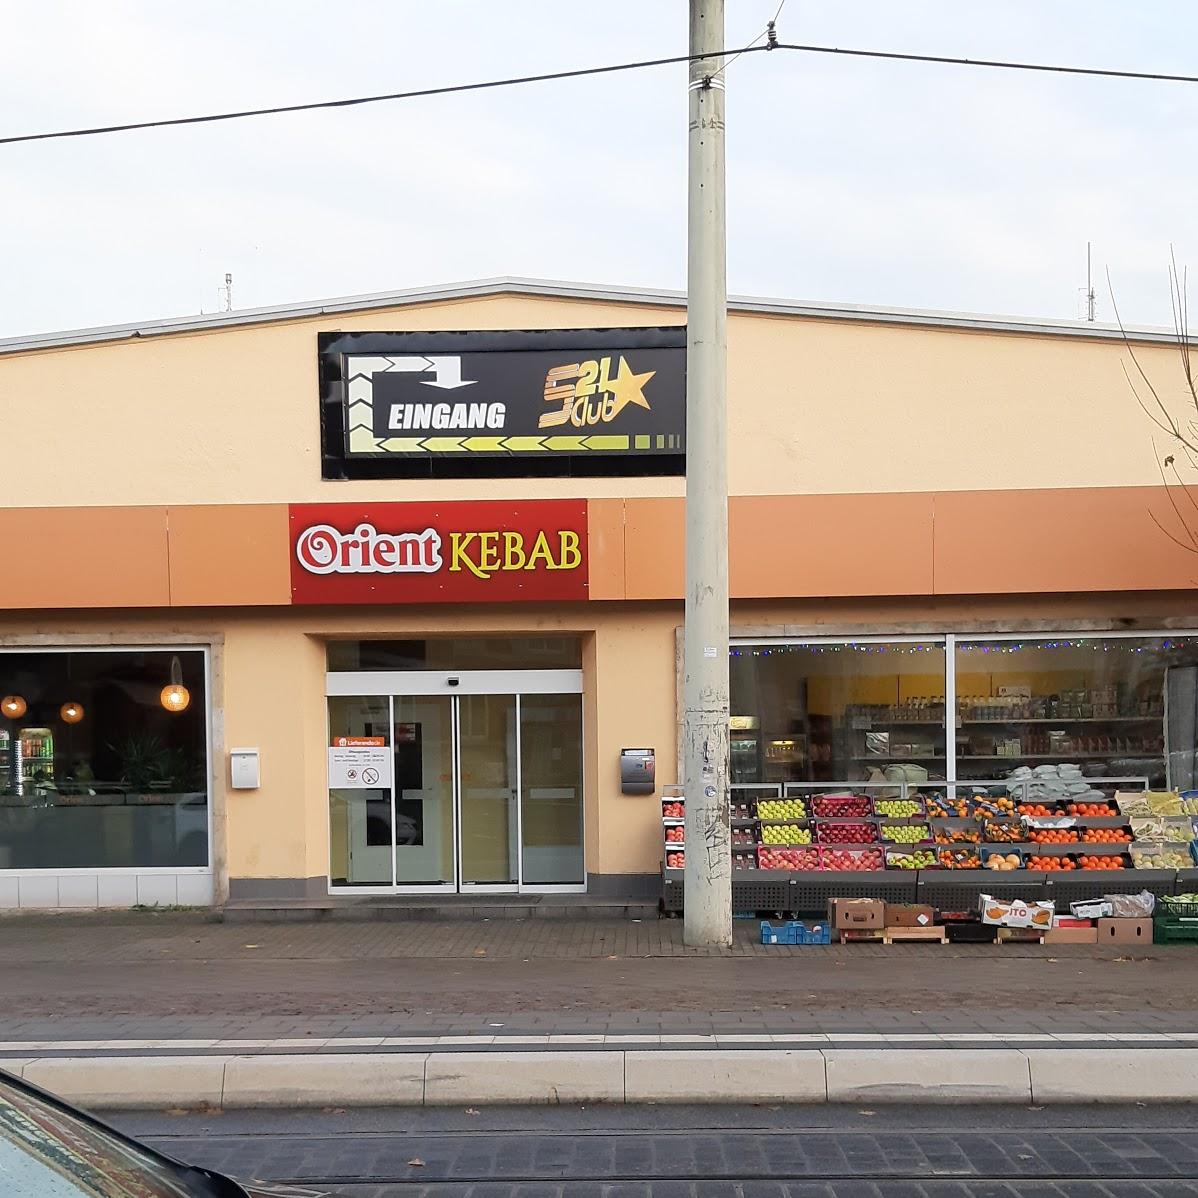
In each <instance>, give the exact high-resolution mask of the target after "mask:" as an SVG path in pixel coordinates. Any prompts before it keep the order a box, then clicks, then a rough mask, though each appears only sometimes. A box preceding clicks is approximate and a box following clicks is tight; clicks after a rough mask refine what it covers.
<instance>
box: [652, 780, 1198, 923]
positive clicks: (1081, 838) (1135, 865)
mask: <svg viewBox="0 0 1198 1198" xmlns="http://www.w3.org/2000/svg"><path fill="white" fill-rule="evenodd" d="M1051 768H1052V770H1053V771H1054V772H1053V773H1051V774H1049V773H1048V772H1047V771H1044V772H1041V773H1039V774H1035V775H1032V776H1031V777H1026V776H1021V777H1019V778H1012V779H1009V780H1005V781H1004V782H1002V783H996V784H981V785H979V784H977V783H958V784H955V785H951V784H944V783H939V784H937V783H929V784H921V785H918V786H917V785H914V784H911V785H907V784H896V785H887V786H878V785H874V786H873V787H872V788H871V787H869V786H867V785H865V784H850V785H847V786H844V787H837V788H832V789H816V788H814V787H812V788H810V789H807V790H805V791H804V792H802V793H797V792H796V791H797V788H793V789H792V786H793V784H792V786H787V787H785V788H783V787H768V786H760V787H744V788H739V787H737V788H734V789H733V794H732V800H731V802H732V807H731V812H730V816H731V821H730V825H731V836H732V869H733V886H734V897H733V905H734V907H736V908H737V909H754V903H753V901H752V899H753V896H754V894H757V895H758V897H762V896H764V897H767V898H769V899H771V900H773V901H772V902H769V903H765V904H764V905H763V907H762V908H761V909H766V908H771V907H775V906H776V907H778V909H786V907H785V905H784V904H783V901H782V897H781V895H782V892H783V891H784V890H785V888H786V885H787V884H788V883H790V884H793V885H795V886H800V887H806V890H805V891H804V893H805V894H807V897H808V898H809V899H810V901H811V902H812V903H814V902H816V901H817V899H818V894H822V893H824V891H826V890H827V887H828V885H829V884H830V883H831V882H832V879H831V878H830V877H828V875H840V874H846V875H851V878H852V884H847V880H846V884H841V885H840V888H839V889H838V890H837V893H841V894H844V895H846V896H847V895H851V894H853V893H854V886H855V887H856V890H857V891H858V892H860V893H862V894H864V895H868V894H873V893H882V892H885V893H888V894H894V895H895V896H896V898H895V901H899V898H898V896H899V895H906V894H907V893H908V891H909V892H910V893H911V895H912V897H914V894H915V891H916V890H917V889H922V888H924V887H929V888H931V889H938V890H943V889H944V888H945V887H948V886H951V887H953V888H954V893H958V892H959V893H961V894H964V893H965V891H966V890H967V889H969V888H972V889H974V890H978V891H981V890H986V889H987V888H990V889H992V890H993V889H997V890H998V891H999V892H1001V893H1008V892H1012V890H1013V888H1017V889H1019V890H1024V891H1027V894H1028V897H1029V898H1034V897H1037V896H1038V895H1040V894H1042V893H1044V892H1045V891H1046V890H1047V889H1052V890H1053V892H1054V893H1055V894H1056V895H1057V897H1059V898H1064V897H1066V896H1068V897H1073V896H1074V895H1077V896H1081V895H1083V894H1089V893H1093V894H1101V893H1103V892H1104V887H1105V888H1107V889H1108V890H1109V888H1110V887H1111V886H1114V885H1117V886H1118V887H1119V888H1120V889H1122V890H1126V889H1129V888H1142V889H1151V890H1153V891H1154V892H1156V893H1160V894H1171V893H1174V891H1175V889H1176V886H1177V885H1178V884H1182V883H1184V887H1183V888H1184V889H1186V890H1189V889H1193V888H1194V877H1188V878H1187V877H1183V876H1182V875H1190V874H1192V872H1193V871H1194V870H1195V868H1196V867H1198V840H1196V837H1198V793H1194V794H1186V795H1179V794H1175V793H1153V792H1149V791H1144V790H1140V789H1137V790H1130V789H1128V790H1124V789H1120V785H1121V783H1120V782H1119V781H1118V780H1115V779H1111V780H1107V779H1102V780H1085V782H1084V784H1079V782H1078V781H1076V780H1075V779H1074V777H1073V775H1072V768H1076V767H1068V766H1059V767H1057V766H1054V767H1051ZM662 826H663V839H664V846H663V862H664V877H665V880H666V883H667V889H668V884H669V883H671V882H672V883H673V884H674V886H675V891H674V892H672V893H673V900H672V901H670V902H667V908H668V909H677V905H678V903H680V900H681V882H682V871H683V868H684V866H685V861H686V856H685V854H686V845H685V800H684V799H683V798H682V796H681V793H680V792H679V791H677V790H675V791H674V792H673V793H667V795H666V796H665V797H663V799H662ZM816 876H820V877H824V878H825V879H826V881H825V882H822V883H821V882H816V881H815V877H816ZM1070 876H1076V879H1077V880H1076V882H1072V883H1066V881H1065V880H1066V879H1067V878H1069V877H1070ZM1195 876H1198V875H1195ZM904 877H905V878H906V879H907V880H906V881H905V882H903V881H901V880H900V879H902V878H904ZM888 878H889V879H893V882H885V881H883V879H888ZM871 879H872V880H871ZM747 881H753V882H756V883H758V884H759V885H758V887H757V890H752V891H750V890H744V891H743V892H742V893H741V894H740V895H739V896H738V894H737V891H736V886H737V883H738V882H747ZM766 883H772V884H773V885H772V886H767V887H766V888H765V889H762V888H761V887H762V885H764V884H766ZM808 891H809V892H810V893H807V892H808ZM817 892H818V894H817ZM786 893H787V894H789V895H790V896H791V898H792V899H794V897H795V895H794V891H793V890H792V891H787V892H786Z"/></svg>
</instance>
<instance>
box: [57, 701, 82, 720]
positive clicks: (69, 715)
mask: <svg viewBox="0 0 1198 1198" xmlns="http://www.w3.org/2000/svg"><path fill="white" fill-rule="evenodd" d="M58 714H59V716H60V717H61V719H62V722H63V723H64V724H77V723H79V721H80V720H81V719H83V704H82V703H64V704H63V705H62V706H61V707H60V708H59V709H58Z"/></svg>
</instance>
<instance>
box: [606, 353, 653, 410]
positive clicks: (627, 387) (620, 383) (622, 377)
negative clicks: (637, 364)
mask: <svg viewBox="0 0 1198 1198" xmlns="http://www.w3.org/2000/svg"><path fill="white" fill-rule="evenodd" d="M656 373H657V371H656V370H647V371H646V372H645V373H644V374H633V372H632V367H631V366H629V365H628V361H627V359H626V358H625V357H624V355H623V354H621V355H620V369H619V371H618V372H617V373H616V377H615V378H614V379H608V381H607V386H608V389H609V390H610V391H611V393H612V396H613V397H614V398H615V406H614V407H613V408H612V413H611V417H610V419H612V420H614V419H615V418H616V417H617V416H618V415H619V414H620V413H621V412H622V411H623V410H624V409H625V408H626V407H627V406H628V405H629V404H630V403H631V404H636V406H637V407H638V408H644V409H645V411H646V412H647V411H649V410H650V409H649V401H648V400H647V399H646V398H645V395H644V390H643V388H644V386H645V384H646V383H647V382H648V381H649V380H650V379H651V378H652V377H653V376H654V375H655V374H656Z"/></svg>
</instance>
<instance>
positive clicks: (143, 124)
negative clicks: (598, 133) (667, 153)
mask: <svg viewBox="0 0 1198 1198" xmlns="http://www.w3.org/2000/svg"><path fill="white" fill-rule="evenodd" d="M771 48H772V47H769V46H753V45H750V46H742V47H741V48H740V49H739V50H721V51H720V52H719V53H718V54H677V55H674V56H672V57H670V58H647V59H644V60H642V61H640V62H621V63H616V64H614V65H612V66H605V67H580V68H579V69H577V70H573V71H553V72H551V73H549V74H546V75H518V76H515V77H512V78H508V79H487V80H484V81H482V82H481V83H455V84H450V85H448V86H446V87H423V88H419V89H417V90H415V91H407V92H389V93H387V94H386V95H380V96H354V97H352V98H351V99H347V100H317V101H313V102H312V103H310V104H283V105H279V106H277V107H273V108H247V109H244V110H242V111H240V112H218V113H212V114H209V115H207V116H180V117H171V118H168V119H166V120H159V121H132V122H130V123H129V124H124V125H98V126H94V127H92V128H86V129H60V130H57V131H55V132H53V133H23V134H20V135H18V136H16V137H0V146H11V145H15V144H17V143H19V142H29V141H54V140H56V139H59V138H64V137H95V136H97V135H99V134H103V133H128V132H130V131H132V130H134V129H166V128H170V127H172V126H175V125H209V124H213V123H214V122H216V121H239V120H242V119H243V118H245V117H252V116H276V115H278V114H280V113H284V112H313V111H315V110H316V109H320V108H352V107H355V106H357V105H361V104H381V103H383V102H385V101H388V100H415V99H419V98H420V97H421V96H448V95H452V94H454V93H457V92H476V91H485V90H487V89H489V88H496V87H516V86H519V85H520V84H524V83H549V82H552V81H553V80H556V79H581V78H583V77H585V76H587V75H610V74H613V73H614V72H616V71H639V70H643V69H644V68H646V67H664V66H671V65H673V64H675V63H682V62H686V63H690V62H698V61H700V60H702V59H704V58H723V57H724V55H726V54H735V55H736V56H737V57H740V55H741V54H752V53H754V52H756V51H760V50H768V49H771Z"/></svg>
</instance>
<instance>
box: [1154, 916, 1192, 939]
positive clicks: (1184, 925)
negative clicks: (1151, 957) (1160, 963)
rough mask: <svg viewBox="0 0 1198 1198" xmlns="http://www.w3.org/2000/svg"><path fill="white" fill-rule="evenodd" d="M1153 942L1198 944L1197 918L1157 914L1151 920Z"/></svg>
mask: <svg viewBox="0 0 1198 1198" xmlns="http://www.w3.org/2000/svg"><path fill="white" fill-rule="evenodd" d="M1152 941H1153V943H1154V944H1198V919H1174V918H1173V917H1171V916H1164V917H1162V916H1159V915H1158V916H1157V917H1156V918H1155V919H1154V920H1153V921H1152Z"/></svg>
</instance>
